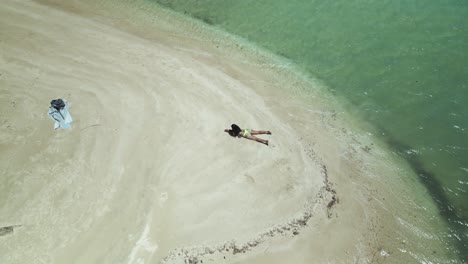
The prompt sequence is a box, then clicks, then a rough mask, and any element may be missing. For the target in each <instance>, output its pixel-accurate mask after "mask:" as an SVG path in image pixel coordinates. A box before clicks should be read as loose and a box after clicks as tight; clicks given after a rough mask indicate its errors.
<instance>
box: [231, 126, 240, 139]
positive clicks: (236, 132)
mask: <svg viewBox="0 0 468 264" xmlns="http://www.w3.org/2000/svg"><path fill="white" fill-rule="evenodd" d="M231 128H232V129H231V130H230V131H229V135H231V136H233V137H237V135H239V132H241V129H240V127H239V126H238V125H236V124H232V125H231Z"/></svg>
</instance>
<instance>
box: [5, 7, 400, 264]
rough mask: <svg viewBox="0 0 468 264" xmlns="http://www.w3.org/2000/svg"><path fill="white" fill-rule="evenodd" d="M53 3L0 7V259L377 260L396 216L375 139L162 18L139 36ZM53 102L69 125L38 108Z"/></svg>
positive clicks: (270, 74)
mask: <svg viewBox="0 0 468 264" xmlns="http://www.w3.org/2000/svg"><path fill="white" fill-rule="evenodd" d="M46 2H47V3H48V4H49V5H43V4H40V3H37V2H29V1H14V0H6V1H4V3H2V5H1V7H0V32H1V38H0V49H1V51H2V55H1V57H0V70H1V72H0V74H1V75H0V107H1V117H2V123H1V133H0V144H1V145H0V153H1V156H2V159H1V161H0V162H1V164H0V165H1V166H0V168H1V169H0V173H1V175H2V179H1V185H0V215H1V218H0V228H2V227H3V228H4V229H2V230H4V231H5V232H2V233H0V235H1V236H0V262H1V263H160V262H162V263H202V262H203V263H324V262H342V263H344V262H346V263H349V262H357V263H361V262H362V263H367V262H371V261H374V260H380V261H385V259H386V258H387V256H386V254H387V251H389V250H388V249H387V251H385V250H386V249H385V245H386V244H385V243H384V242H383V241H384V240H385V235H388V234H390V233H392V232H393V231H392V227H393V226H395V225H397V223H394V222H392V221H387V222H386V221H385V219H384V218H385V214H381V213H380V211H379V209H376V208H377V207H380V204H381V203H382V201H383V200H385V195H387V193H385V191H382V192H380V193H378V192H379V186H382V179H373V178H372V177H370V178H369V177H367V176H363V174H365V173H364V171H370V170H372V164H368V160H366V156H369V152H373V155H377V156H378V155H380V154H377V153H379V152H378V147H377V146H374V145H373V143H370V142H367V143H363V141H360V140H358V139H357V138H354V139H353V140H354V141H353V140H349V137H347V136H346V135H347V134H349V131H347V130H346V129H342V128H340V126H339V125H336V124H335V123H336V122H338V121H337V117H336V115H337V112H336V111H335V110H334V109H333V107H330V106H327V105H326V102H325V101H324V100H323V99H320V98H317V99H316V104H315V105H314V106H313V107H307V108H306V104H304V102H303V101H301V97H303V96H301V94H300V93H301V92H300V84H299V83H298V82H299V81H298V80H296V82H297V83H295V84H297V87H296V90H294V91H295V92H294V93H292V94H285V93H282V92H281V90H280V89H277V88H279V87H277V86H281V85H283V84H284V83H285V81H284V80H285V78H286V77H285V76H287V74H286V73H285V74H284V75H281V74H279V73H278V71H280V70H281V69H280V67H269V66H265V65H263V66H259V65H262V63H263V62H262V61H261V59H258V58H257V59H252V61H250V62H249V61H246V57H243V55H235V54H231V55H229V56H230V58H231V59H229V58H228V57H226V55H225V54H226V50H229V49H232V47H225V49H224V51H222V50H220V49H218V46H217V44H216V43H208V42H206V43H204V42H203V41H202V40H203V37H202V36H200V38H189V37H186V36H181V35H177V34H176V35H174V32H177V30H176V29H174V31H168V28H169V29H170V25H171V23H170V22H167V21H166V22H164V23H163V22H161V24H160V25H161V26H160V27H159V28H158V26H157V25H158V23H156V25H155V26H154V28H152V29H151V34H148V35H146V37H145V34H144V32H142V31H140V32H138V31H134V32H130V30H124V29H125V26H118V25H119V23H122V25H125V21H124V22H122V21H112V20H109V19H108V17H107V16H105V15H102V16H100V15H99V14H98V12H95V13H92V12H89V10H88V9H86V7H83V9H79V7H80V6H79V5H78V4H77V3H73V8H71V7H70V6H72V4H69V5H70V6H68V7H67V6H63V5H62V6H57V5H50V4H51V1H46ZM87 10H88V11H87ZM163 18H165V16H164V15H161V17H160V18H159V19H163ZM113 25H115V26H113ZM176 25H177V23H175V22H174V27H176ZM131 27H132V26H131V25H128V28H131ZM179 30H180V29H179ZM207 43H208V44H207ZM221 48H222V47H221ZM229 52H232V51H229ZM239 52H240V51H239ZM291 78H294V77H291ZM282 80H283V81H282ZM291 80H292V79H289V82H290V81H291ZM275 86H276V87H275ZM309 97H311V98H312V97H314V95H312V96H309ZM55 98H64V99H67V100H68V101H69V102H70V112H71V114H72V116H73V118H74V122H73V124H72V128H71V129H68V130H57V131H54V129H53V122H52V121H51V120H49V119H48V118H47V115H46V114H47V107H48V103H49V102H50V100H52V99H55ZM302 99H304V98H302ZM309 99H310V98H309ZM231 123H238V124H239V125H240V126H241V127H246V128H253V129H265V130H271V131H272V132H273V135H271V136H266V135H263V138H265V139H268V140H270V143H271V144H270V146H268V147H267V146H264V145H262V144H258V143H255V142H252V141H248V140H245V139H235V138H231V137H229V136H228V135H227V134H226V133H224V132H223V129H224V128H228V127H229V126H230V124H231ZM338 128H339V129H338ZM343 138H346V139H347V140H348V141H343ZM370 186H371V187H370ZM377 193H378V194H377ZM382 198H383V200H382ZM384 203H385V202H384ZM383 211H388V212H390V213H391V214H393V212H394V211H395V210H394V209H388V210H387V209H385V210H383ZM388 212H387V213H388ZM381 226H383V227H381ZM384 227H385V228H384ZM382 230H384V231H382ZM394 254H395V255H398V254H399V253H398V252H394Z"/></svg>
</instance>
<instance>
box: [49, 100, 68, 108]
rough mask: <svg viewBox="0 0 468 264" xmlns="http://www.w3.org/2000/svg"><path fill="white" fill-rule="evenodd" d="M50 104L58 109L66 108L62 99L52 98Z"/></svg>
mask: <svg viewBox="0 0 468 264" xmlns="http://www.w3.org/2000/svg"><path fill="white" fill-rule="evenodd" d="M50 105H51V106H52V107H53V108H55V109H57V110H61V109H63V108H65V102H64V101H63V100H62V99H56V100H52V101H50Z"/></svg>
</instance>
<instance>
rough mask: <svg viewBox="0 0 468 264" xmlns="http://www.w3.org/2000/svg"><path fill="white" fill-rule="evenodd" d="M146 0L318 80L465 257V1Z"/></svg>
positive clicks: (467, 89)
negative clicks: (412, 186)
mask: <svg viewBox="0 0 468 264" xmlns="http://www.w3.org/2000/svg"><path fill="white" fill-rule="evenodd" d="M151 1H155V2H158V3H159V4H162V5H163V6H166V7H169V8H171V9H174V10H176V11H178V12H181V13H186V14H188V15H191V16H192V17H195V18H198V19H200V20H202V21H204V22H206V23H208V24H212V25H214V26H217V27H220V28H222V29H224V30H227V31H228V32H231V33H233V34H236V35H239V36H242V37H244V38H246V39H248V40H249V41H252V42H254V43H257V44H258V45H260V46H263V47H265V48H267V49H268V50H270V51H273V52H274V53H276V54H279V55H281V56H284V57H286V58H288V59H290V60H292V61H293V62H295V63H297V64H298V65H300V66H301V67H303V68H304V69H305V70H306V71H308V72H310V74H311V75H312V76H314V77H315V78H318V79H320V80H321V81H323V82H324V83H325V84H326V86H327V87H328V89H329V90H330V91H331V92H332V93H334V94H335V95H336V96H337V97H338V98H339V99H340V100H344V101H346V103H347V104H350V105H352V109H351V110H350V111H353V112H355V114H357V115H360V117H361V118H363V119H365V120H367V121H369V122H370V123H371V124H373V125H374V126H375V128H376V130H377V131H378V135H377V136H379V137H381V139H382V140H384V141H386V142H387V143H388V144H389V145H390V146H391V147H392V148H393V149H394V151H395V152H397V153H399V154H400V155H401V156H402V157H404V158H406V159H407V160H408V162H409V163H410V164H411V166H412V168H413V170H414V171H415V172H416V173H417V174H418V175H419V180H420V181H421V182H422V183H423V184H424V185H425V186H426V188H427V189H428V191H430V193H431V195H432V197H433V199H434V201H435V202H436V203H437V206H438V208H439V211H440V214H441V215H442V216H443V218H444V219H445V221H446V226H447V237H449V238H451V239H452V240H453V244H454V251H457V252H458V254H459V255H460V256H461V259H462V262H468V1H466V0H456V1H455V0H453V1H450V0H449V1H435V0H425V1H423V0H411V1H409V0H406V1H402V0H393V1H365V0H336V1H325V0H291V1H280V0H256V1H248V0H236V1H232V0H231V1H226V0H196V1H195V0H192V1H187V0H151Z"/></svg>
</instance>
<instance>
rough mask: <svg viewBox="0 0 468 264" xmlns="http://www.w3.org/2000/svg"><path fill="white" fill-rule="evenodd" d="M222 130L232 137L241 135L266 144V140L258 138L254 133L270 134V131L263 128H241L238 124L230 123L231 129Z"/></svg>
mask: <svg viewBox="0 0 468 264" xmlns="http://www.w3.org/2000/svg"><path fill="white" fill-rule="evenodd" d="M224 132H226V133H228V134H229V135H231V136H232V137H243V138H247V139H250V140H255V141H257V142H260V143H263V144H265V145H267V146H268V140H265V139H261V138H258V137H256V136H254V135H261V134H267V135H271V132H270V131H264V130H258V131H257V130H253V129H241V128H240V127H239V126H238V125H236V124H232V125H231V129H224Z"/></svg>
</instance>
